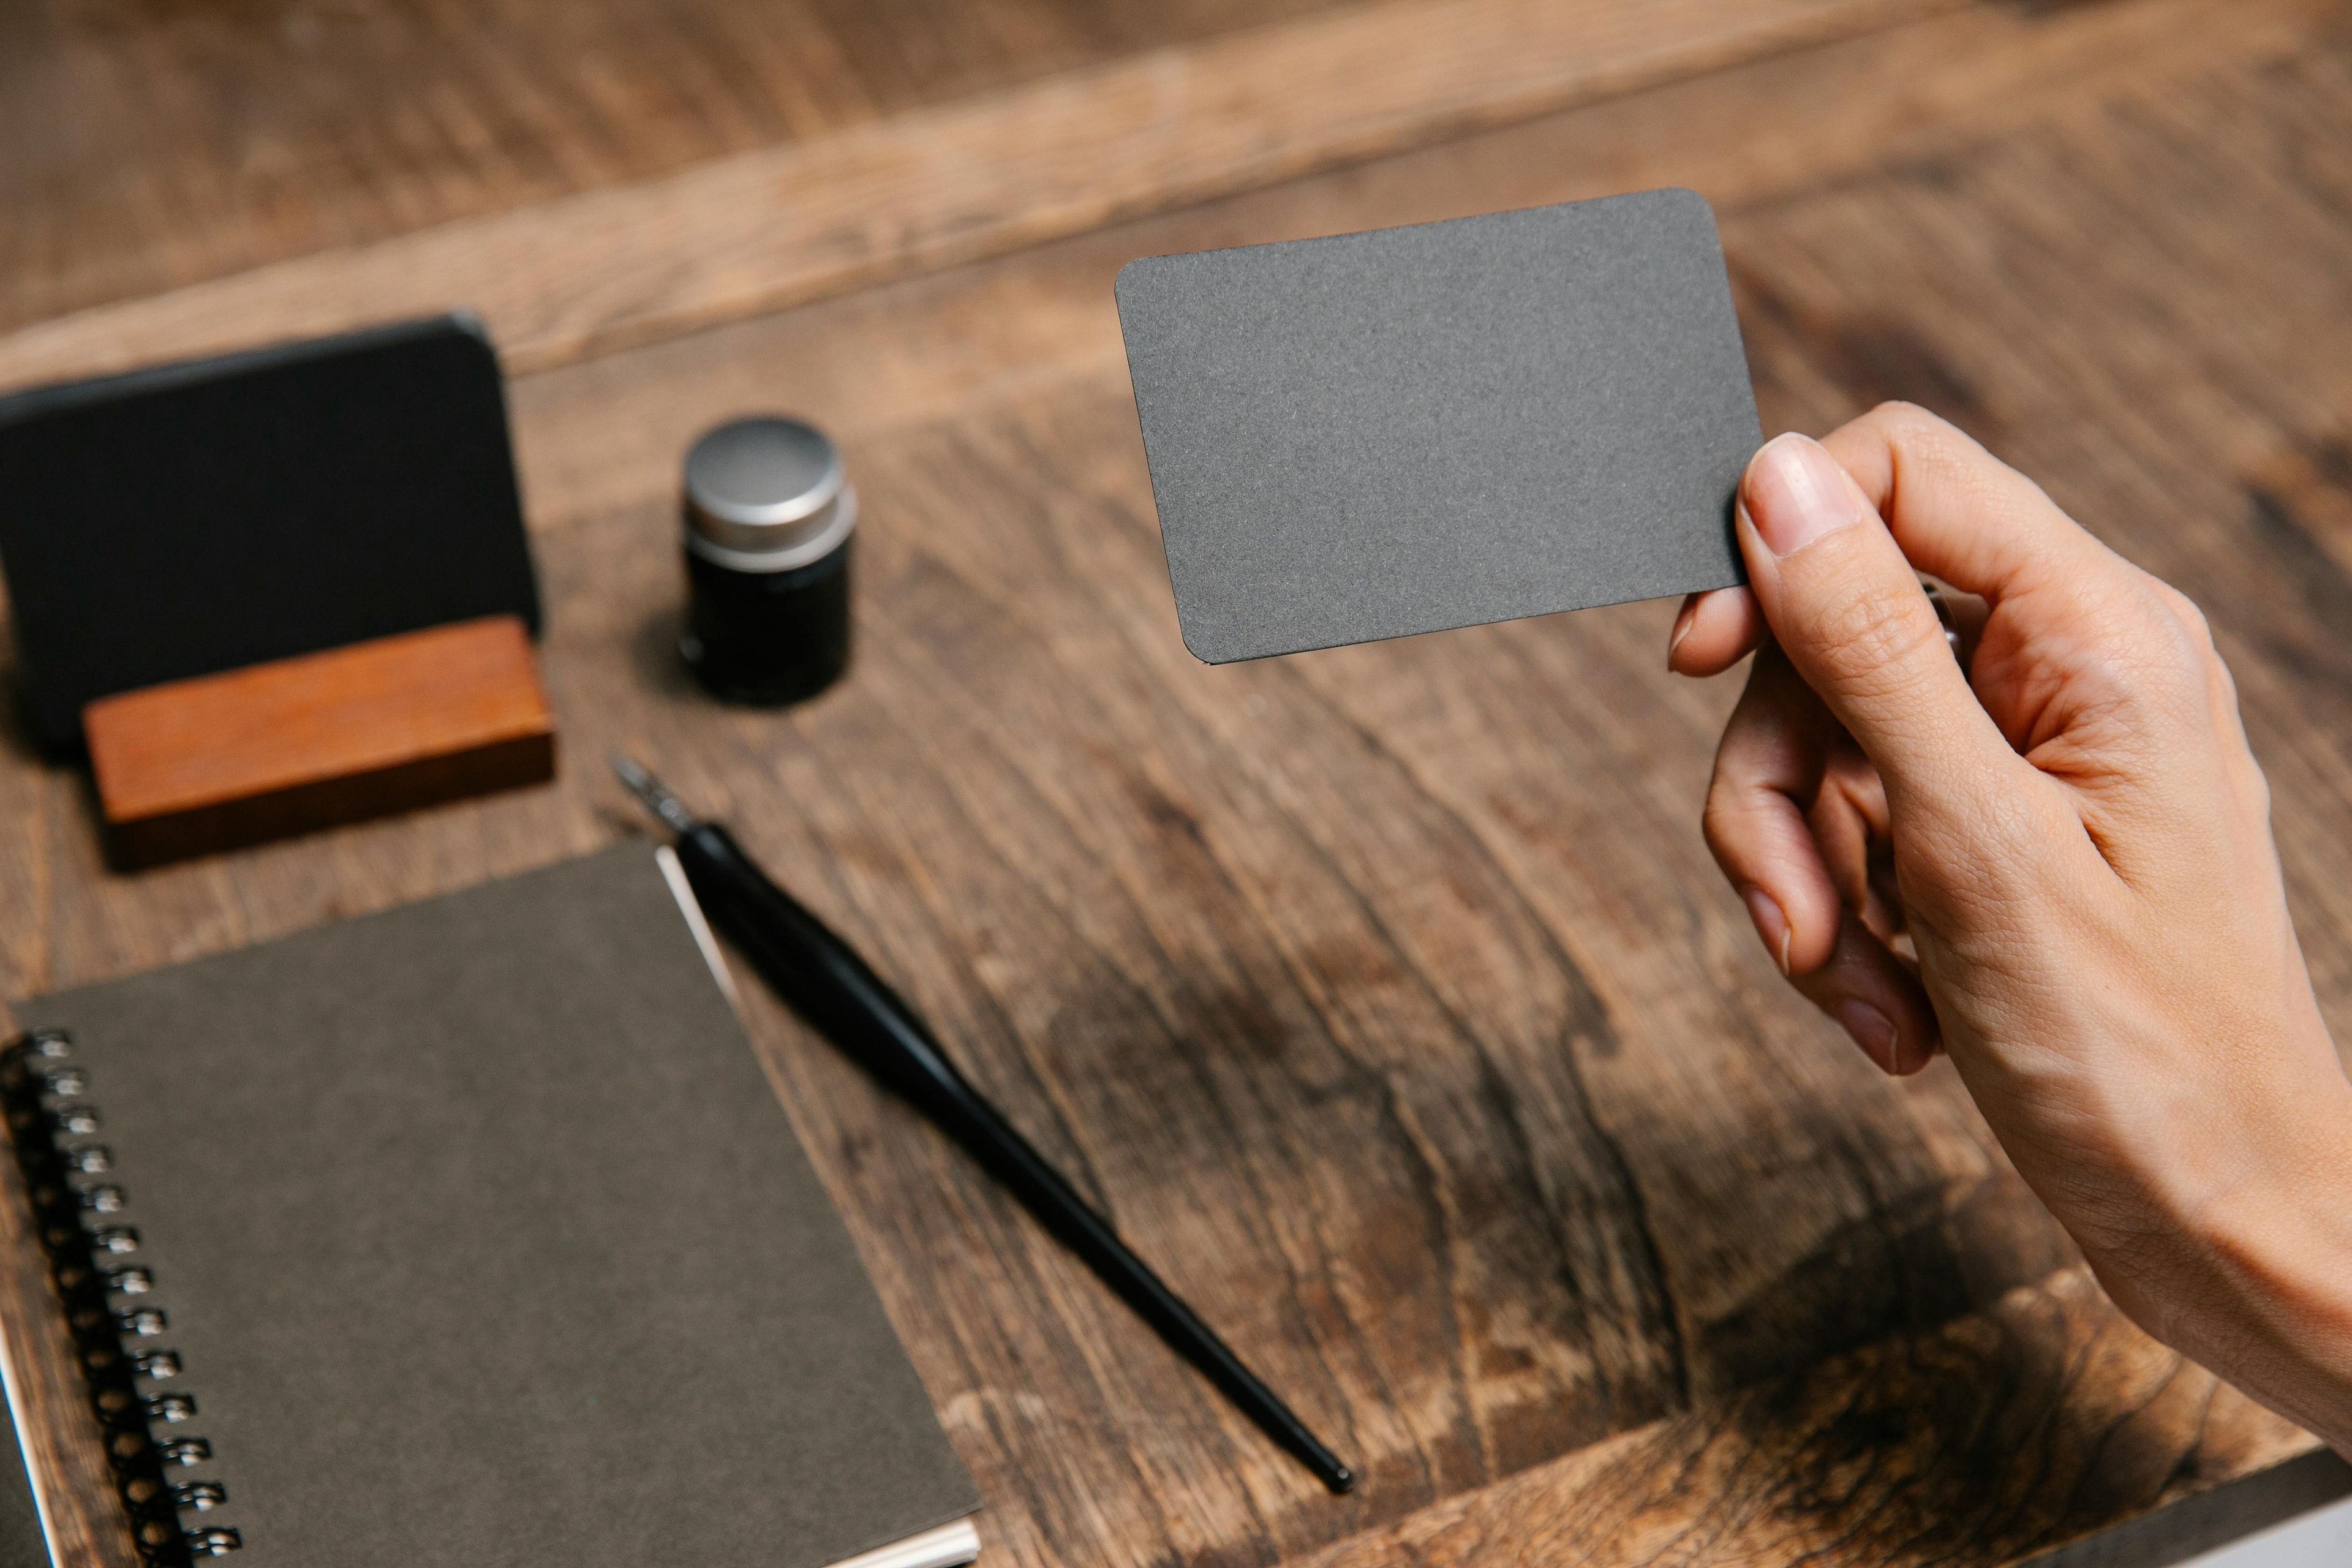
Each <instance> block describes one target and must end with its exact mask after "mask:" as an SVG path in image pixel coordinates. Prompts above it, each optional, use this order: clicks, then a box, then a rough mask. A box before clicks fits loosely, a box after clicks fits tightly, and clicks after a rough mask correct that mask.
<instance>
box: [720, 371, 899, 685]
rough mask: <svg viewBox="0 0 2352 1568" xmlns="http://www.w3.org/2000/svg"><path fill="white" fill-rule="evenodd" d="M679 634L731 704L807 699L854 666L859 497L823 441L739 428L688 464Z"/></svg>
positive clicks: (726, 428)
mask: <svg viewBox="0 0 2352 1568" xmlns="http://www.w3.org/2000/svg"><path fill="white" fill-rule="evenodd" d="M682 510H683V513H684V522H685V541H686V582H687V618H686V635H685V636H684V637H681V638H679V639H678V652H679V653H680V654H682V655H684V656H685V658H686V663H687V667H688V668H690V669H692V670H693V671H694V673H695V676H696V677H697V679H699V680H700V681H701V682H702V684H703V685H704V686H706V687H708V688H709V689H710V691H711V692H712V693H713V694H714V695H717V696H719V697H723V698H726V699H728V700H730V701H734V702H751V703H761V704H767V705H781V704H783V703H787V702H797V701H799V700H801V699H803V698H804V697H814V696H815V695H816V694H817V693H818V692H820V691H822V690H824V689H825V688H826V687H828V686H830V685H832V684H833V682H834V680H835V679H836V678H838V677H839V676H840V674H841V672H842V670H843V669H844V668H847V666H848V664H849V544H850V533H851V531H853V530H855V529H856V526H857V492H856V489H853V488H851V486H850V484H849V481H848V479H847V478H846V477H845V475H844V473H843V472H842V467H841V454H840V453H839V452H838V451H836V450H835V447H834V445H833V443H832V441H830V440H829V439H827V438H826V437H825V435H824V432H823V431H821V430H819V429H817V428H816V427H814V426H811V425H805V424H803V423H802V422H801V421H800V420H797V419H783V418H758V419H738V420H736V421H734V422H733V423H732V424H728V425H721V426H719V428H717V429H716V430H712V431H710V432H709V434H707V435H705V436H704V437H702V438H701V439H700V440H698V441H697V442H696V443H695V444H694V447H693V449H692V450H691V451H689V452H688V453H687V455H686V484H685V499H684V503H683V507H682Z"/></svg>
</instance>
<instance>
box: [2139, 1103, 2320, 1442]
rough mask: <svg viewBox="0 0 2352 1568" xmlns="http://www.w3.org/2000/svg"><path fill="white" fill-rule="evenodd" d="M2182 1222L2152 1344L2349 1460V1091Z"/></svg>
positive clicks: (2316, 1110)
mask: <svg viewBox="0 0 2352 1568" xmlns="http://www.w3.org/2000/svg"><path fill="white" fill-rule="evenodd" d="M2330 1088H2331V1091H2333V1090H2335V1089H2343V1092H2330V1093H2329V1094H2327V1095H2326V1096H2324V1097H2321V1098H2320V1101H2319V1102H2318V1103H2315V1104H2308V1105H2306V1106H2305V1108H2304V1110H2305V1114H2303V1115H2298V1116H2297V1117H2296V1118H2295V1119H2294V1121H2295V1125H2294V1128H2293V1130H2292V1131H2288V1130H2285V1129H2282V1130H2281V1132H2280V1135H2279V1136H2278V1137H2277V1138H2276V1139H2275V1140H2273V1142H2270V1143H2269V1144H2268V1146H2267V1147H2266V1148H2265V1149H2264V1150H2263V1156H2264V1157H2263V1158H2262V1159H2261V1160H2260V1161H2259V1163H2258V1166H2257V1168H2255V1169H2249V1170H2246V1171H2244V1172H2242V1173H2241V1175H2240V1179H2238V1180H2235V1181H2232V1182H2231V1183H2230V1184H2228V1185H2227V1186H2226V1187H2223V1188H2221V1189H2220V1190H2217V1191H2214V1192H2212V1193H2210V1194H2208V1195H2207V1196H2206V1197H2205V1198H2204V1199H2203V1200H2202V1201H2200V1203H2199V1204H2198V1205H2197V1206H2196V1209H2195V1212H2193V1213H2192V1214H2190V1215H2187V1216H2185V1220H2186V1223H2185V1224H2184V1225H2183V1226H2182V1230H2181V1237H2182V1239H2183V1241H2184V1243H2185V1246H2184V1247H2183V1249H2182V1257H2181V1258H2180V1259H2179V1264H2180V1273H2181V1276H2182V1278H2181V1279H2180V1280H2179V1286H2180V1288H2179V1289H2177V1290H2173V1291H2168V1292H2167V1295H2168V1298H2169V1300H2168V1310H2165V1311H2164V1312H2163V1313H2162V1317H2163V1319H2164V1323H2163V1326H2162V1328H2161V1329H2160V1330H2159V1331H2158V1337H2159V1338H2162V1339H2164V1340H2165V1341H2166V1342H2168V1343H2169V1344H2171V1345H2172V1346H2173V1347H2174V1348H2175V1349H2177V1350H2179V1351H2181V1352H2183V1353H2184V1354H2187V1355H2189V1356H2190V1357H2191V1358H2192V1359H2194V1360H2196V1361H2198V1362H2200V1363H2202V1364H2203V1365H2205V1366H2206V1367H2208V1368H2209V1369H2210V1370H2211V1371H2212V1372H2214V1373H2217V1374H2219V1375H2221V1377H2223V1378H2226V1379H2227V1380H2229V1381H2230V1382H2231V1383H2233V1384H2237V1385H2238V1386H2239V1387H2240V1388H2241V1389H2242V1390H2244V1391H2245V1392H2246V1393H2248V1394H2252V1395H2253V1396H2254V1397H2255V1398H2256V1399H2259V1400H2260V1401H2262V1402H2263V1404H2265V1405H2269V1406H2270V1407H2271V1408H2272V1409H2273V1410H2276V1411H2278V1412H2279V1413H2280V1414H2282V1415H2285V1416H2287V1417H2288V1418H2290V1419H2291V1420H2294V1421H2295V1422H2297V1423H2299V1424H2300V1425H2302V1426H2306V1427H2308V1428H2310V1429H2311V1430H2312V1431H2313V1432H2315V1433H2316V1434H2317V1435H2318V1436H2320V1437H2322V1438H2324V1439H2325V1440H2326V1442H2327V1443H2328V1444H2329V1445H2330V1446H2331V1447H2335V1448H2336V1449H2337V1450H2338V1451H2339V1452H2345V1453H2352V1159H2347V1155H2352V1086H2345V1085H2344V1084H2343V1080H2342V1079H2340V1078H2338V1079H2336V1083H2335V1084H2334V1085H2331V1086H2330Z"/></svg>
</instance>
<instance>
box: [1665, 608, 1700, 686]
mask: <svg viewBox="0 0 2352 1568" xmlns="http://www.w3.org/2000/svg"><path fill="white" fill-rule="evenodd" d="M1697 619H1698V601H1697V600H1696V599H1685V600H1684V601H1683V613H1682V614H1681V615H1679V616H1675V629H1674V631H1673V632H1672V633H1671V634H1670V635H1669V636H1668V637H1667V638H1666V668H1668V669H1672V668H1674V667H1675V649H1676V648H1678V647H1682V646H1683V638H1685V637H1688V636H1690V629H1691V625H1692V623H1693V622H1695V621H1696V620H1697Z"/></svg>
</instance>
